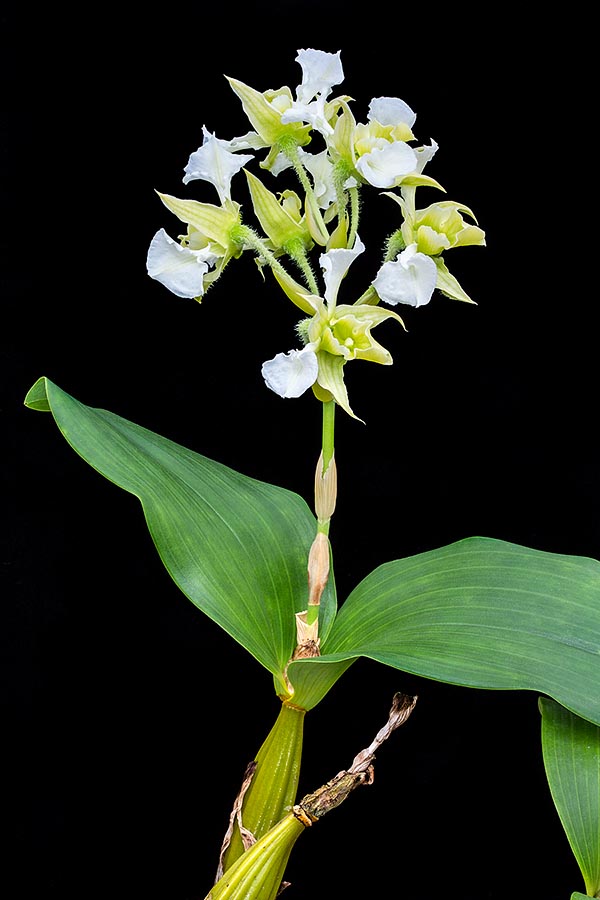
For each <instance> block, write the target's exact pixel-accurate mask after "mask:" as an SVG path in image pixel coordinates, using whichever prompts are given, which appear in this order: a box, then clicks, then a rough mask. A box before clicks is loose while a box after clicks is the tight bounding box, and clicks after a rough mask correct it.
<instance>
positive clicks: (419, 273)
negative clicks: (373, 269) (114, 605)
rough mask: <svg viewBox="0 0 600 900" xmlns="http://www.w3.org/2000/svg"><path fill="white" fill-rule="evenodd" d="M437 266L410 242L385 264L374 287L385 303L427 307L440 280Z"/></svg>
mask: <svg viewBox="0 0 600 900" xmlns="http://www.w3.org/2000/svg"><path fill="white" fill-rule="evenodd" d="M437 274H438V269H437V266H436V264H435V262H434V261H433V259H432V258H431V257H430V256H427V255H426V254H425V253H419V251H418V250H417V245H416V243H415V244H410V245H409V246H408V247H407V248H406V249H405V250H402V252H401V253H399V254H398V256H397V257H396V259H395V260H393V261H391V262H386V263H384V264H383V265H382V267H381V268H380V270H379V272H378V273H377V276H376V278H375V280H374V281H373V287H374V288H375V290H376V291H377V293H378V295H379V297H380V298H381V299H382V300H383V301H384V303H389V304H390V305H391V306H396V304H398V303H406V304H408V305H409V306H424V305H425V304H426V303H429V301H430V300H431V297H432V294H433V292H434V290H435V287H436V283H437Z"/></svg>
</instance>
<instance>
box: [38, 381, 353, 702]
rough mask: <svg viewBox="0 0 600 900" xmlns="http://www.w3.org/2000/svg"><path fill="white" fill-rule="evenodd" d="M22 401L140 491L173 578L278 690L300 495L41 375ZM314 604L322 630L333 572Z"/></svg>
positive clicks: (304, 553) (296, 556)
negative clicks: (83, 399) (95, 405)
mask: <svg viewBox="0 0 600 900" xmlns="http://www.w3.org/2000/svg"><path fill="white" fill-rule="evenodd" d="M25 403H26V404H27V405H29V406H31V407H32V408H34V409H45V410H51V411H52V414H53V416H54V418H55V420H56V423H57V425H58V427H59V428H60V430H61V432H62V433H63V435H64V437H65V438H66V440H67V441H68V442H69V444H70V445H71V446H72V447H73V449H74V450H75V451H76V452H77V453H78V454H79V455H80V456H81V457H83V459H84V460H86V462H88V463H89V464H90V465H91V466H93V467H94V468H95V469H97V471H98V472H100V473H101V474H102V475H104V476H105V477H106V478H107V479H109V480H110V481H112V482H114V483H115V484H117V485H119V486H120V487H122V488H124V490H126V491H129V492H130V493H132V494H134V495H135V496H136V497H138V498H139V499H140V501H141V503H142V506H143V509H144V514H145V516H146V522H147V525H148V529H149V531H150V534H151V536H152V539H153V541H154V543H155V545H156V548H157V550H158V552H159V554H160V556H161V558H162V561H163V563H164V564H165V566H166V568H167V570H168V572H169V573H170V575H171V577H172V578H173V579H174V581H175V582H176V583H177V585H178V586H179V587H180V588H181V590H182V591H183V593H184V594H185V595H186V596H187V597H189V599H190V600H191V601H192V602H193V603H195V604H196V606H198V607H199V608H200V609H201V610H202V611H203V612H204V613H206V615H208V616H209V617H210V618H211V619H213V620H214V621H215V622H217V623H218V624H219V625H220V626H221V627H222V628H224V629H225V631H227V632H228V634H230V635H231V636H232V637H233V638H235V640H236V641H238V642H239V643H240V644H242V646H244V647H245V648H246V649H247V650H248V651H249V652H250V653H251V654H253V656H255V657H256V659H257V660H258V661H259V662H260V663H261V664H262V665H263V666H264V667H265V668H266V669H268V670H269V671H270V672H271V673H272V674H273V676H274V678H275V685H276V690H277V691H278V692H280V691H281V689H282V685H283V682H282V673H283V671H284V668H285V665H286V663H287V662H288V660H289V658H290V655H291V654H292V652H293V649H294V646H295V619H294V614H295V613H296V612H299V611H300V610H302V609H304V608H306V601H307V560H308V552H309V549H310V545H311V543H312V541H313V538H314V535H315V533H316V520H315V517H314V516H313V514H312V513H311V511H310V509H309V507H308V506H307V504H306V503H305V502H304V500H303V499H302V498H301V497H299V496H298V495H297V494H294V493H292V492H290V491H287V490H285V489H283V488H280V487H276V486H274V485H271V484H266V483H264V482H261V481H257V480H255V479H252V478H248V477H247V476H245V475H242V474H240V473H239V472H236V471H234V470H233V469H230V468H228V467H227V466H224V465H222V464H220V463H217V462H215V461H214V460H211V459H207V458H206V457H204V456H200V455H199V454H197V453H194V452H193V451H191V450H188V449H187V448H185V447H182V446H180V445H179V444H176V443H173V442H172V441H169V440H167V439H166V438H163V437H161V436H159V435H157V434H154V433H153V432H151V431H148V430H147V429H145V428H141V427H140V426H138V425H135V424H133V423H132V422H128V421H127V420H126V419H123V418H121V417H119V416H117V415H114V414H113V413H110V412H107V411H106V410H102V409H92V408H90V407H88V406H84V405H83V404H82V403H79V402H78V401H77V400H75V399H74V398H73V397H71V396H70V395H69V394H67V393H65V392H64V391H62V390H61V389H60V388H59V387H57V386H56V385H55V384H53V383H52V382H51V381H49V380H48V379H45V378H41V379H39V380H38V381H37V382H36V384H35V385H34V386H33V387H32V388H31V390H30V391H29V394H28V395H27V398H26V400H25ZM321 604H322V605H321V633H322V635H324V636H326V635H327V633H328V630H329V629H330V627H331V623H332V620H333V618H334V616H335V589H334V584H333V578H330V582H329V584H328V586H327V588H326V591H325V593H324V595H323V598H322V600H321Z"/></svg>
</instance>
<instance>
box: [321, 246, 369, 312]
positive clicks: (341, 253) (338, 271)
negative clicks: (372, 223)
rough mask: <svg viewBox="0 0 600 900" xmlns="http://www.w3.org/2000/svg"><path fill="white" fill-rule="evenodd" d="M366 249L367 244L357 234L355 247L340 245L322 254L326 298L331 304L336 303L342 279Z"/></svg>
mask: <svg viewBox="0 0 600 900" xmlns="http://www.w3.org/2000/svg"><path fill="white" fill-rule="evenodd" d="M364 249H365V245H364V244H363V242H362V241H361V239H360V238H359V236H358V235H357V236H356V240H355V242H354V249H352V250H344V249H343V248H342V247H340V248H337V249H335V250H328V251H327V253H322V254H321V256H320V258H319V262H320V263H321V268H322V269H323V280H324V281H325V299H326V301H327V303H328V305H329V306H333V305H334V304H335V302H336V300H337V295H338V291H339V289H340V284H341V283H342V279H343V278H344V276H345V275H346V272H347V271H348V269H349V268H350V266H351V265H352V263H353V262H354V260H355V259H356V257H357V256H360V254H361V253H363V252H364Z"/></svg>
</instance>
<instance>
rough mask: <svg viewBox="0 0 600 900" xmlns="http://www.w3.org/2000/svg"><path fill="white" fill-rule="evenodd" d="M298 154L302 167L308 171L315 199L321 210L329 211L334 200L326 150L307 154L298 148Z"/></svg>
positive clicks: (329, 162)
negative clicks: (311, 178)
mask: <svg viewBox="0 0 600 900" xmlns="http://www.w3.org/2000/svg"><path fill="white" fill-rule="evenodd" d="M298 154H299V156H300V159H301V160H302V165H303V166H304V167H305V168H306V169H308V171H309V172H310V174H311V175H312V177H313V187H314V191H315V197H316V198H317V202H318V204H319V207H320V208H321V209H329V207H330V206H331V204H332V203H334V202H335V200H336V191H335V184H334V183H333V163H332V162H331V157H330V155H329V152H328V151H327V150H322V151H321V152H320V153H307V152H306V150H303V149H302V147H299V148H298Z"/></svg>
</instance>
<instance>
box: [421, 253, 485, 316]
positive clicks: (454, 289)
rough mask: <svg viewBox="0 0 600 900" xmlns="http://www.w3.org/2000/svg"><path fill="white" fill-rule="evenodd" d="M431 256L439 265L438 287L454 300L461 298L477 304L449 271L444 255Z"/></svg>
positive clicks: (465, 301) (464, 301)
mask: <svg viewBox="0 0 600 900" xmlns="http://www.w3.org/2000/svg"><path fill="white" fill-rule="evenodd" d="M431 258H432V259H433V261H434V263H435V264H436V266H437V282H436V285H435V286H436V289H437V290H438V291H441V293H442V294H444V295H445V296H446V297H450V298H451V299H452V300H461V301H462V302H463V303H473V304H474V305H475V306H476V305H477V304H476V303H475V300H471V298H470V297H469V295H468V294H467V293H466V291H464V290H463V289H462V287H461V286H460V284H459V283H458V281H457V280H456V278H455V277H454V275H452V274H451V273H450V272H449V271H448V267H447V265H446V263H445V262H444V260H443V259H442V257H441V256H432V257H431Z"/></svg>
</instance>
